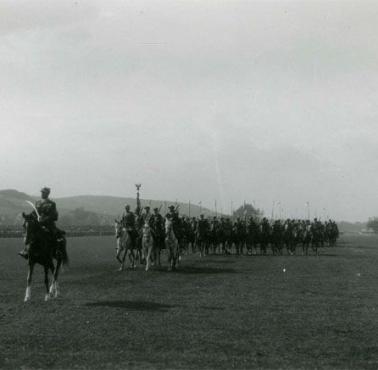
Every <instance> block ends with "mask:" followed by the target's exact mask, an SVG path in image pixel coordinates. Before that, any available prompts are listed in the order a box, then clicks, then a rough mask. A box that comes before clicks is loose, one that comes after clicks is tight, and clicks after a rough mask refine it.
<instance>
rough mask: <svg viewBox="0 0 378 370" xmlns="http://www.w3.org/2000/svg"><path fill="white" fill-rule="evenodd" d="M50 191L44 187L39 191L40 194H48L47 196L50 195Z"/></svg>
mask: <svg viewBox="0 0 378 370" xmlns="http://www.w3.org/2000/svg"><path fill="white" fill-rule="evenodd" d="M50 191H51V189H50V188H48V187H47V186H45V187H44V188H42V189H41V193H48V194H50Z"/></svg>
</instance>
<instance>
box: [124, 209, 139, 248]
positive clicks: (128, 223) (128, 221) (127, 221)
mask: <svg viewBox="0 0 378 370" xmlns="http://www.w3.org/2000/svg"><path fill="white" fill-rule="evenodd" d="M121 223H122V225H123V226H124V227H125V229H126V231H127V232H128V233H129V235H130V238H131V240H132V243H133V247H135V246H136V239H137V237H138V233H137V230H136V225H135V215H134V213H133V212H131V211H130V206H129V205H128V204H126V206H125V212H124V213H123V215H122V218H121Z"/></svg>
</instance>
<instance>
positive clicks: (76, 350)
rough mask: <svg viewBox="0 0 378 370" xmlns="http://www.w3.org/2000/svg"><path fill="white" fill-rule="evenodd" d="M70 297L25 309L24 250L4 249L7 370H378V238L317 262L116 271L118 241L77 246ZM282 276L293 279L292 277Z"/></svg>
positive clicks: (2, 316)
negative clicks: (18, 369)
mask: <svg viewBox="0 0 378 370" xmlns="http://www.w3.org/2000/svg"><path fill="white" fill-rule="evenodd" d="M68 243H69V244H68V247H69V254H70V259H71V265H70V267H69V268H67V269H66V270H65V271H64V273H63V274H62V275H61V279H60V282H61V297H60V298H59V299H57V300H54V301H50V302H44V301H43V297H44V286H43V273H42V268H41V267H38V268H37V269H36V271H35V276H34V284H33V290H32V301H31V302H30V303H28V304H24V303H23V295H24V290H25V279H26V272H27V266H26V263H25V261H23V260H22V259H21V258H20V257H18V256H17V251H18V250H19V249H20V248H21V240H17V239H13V240H7V239H0V368H4V369H6V368H9V369H14V368H26V369H29V368H30V369H32V368H57V369H58V368H59V369H103V368H105V369H117V368H122V369H124V368H129V369H168V368H169V369H231V368H235V369H244V368H269V369H278V368H280V369H315V368H317V369H319V368H325V369H327V368H328V369H333V368H339V369H346V368H347V369H377V368H378V312H376V311H378V308H377V303H378V238H376V237H343V239H342V240H341V243H340V244H339V246H338V247H336V248H327V249H324V250H322V251H321V253H322V255H321V256H320V257H315V256H309V257H303V256H294V257H289V256H283V257H273V256H265V257H262V256H252V257H248V256H243V257H237V256H228V257H224V256H208V257H206V258H203V259H200V258H199V256H198V255H192V256H185V257H184V260H183V261H182V265H181V268H180V270H179V271H178V272H174V273H168V272H166V271H165V270H160V271H159V270H152V271H150V272H148V273H146V272H144V271H143V270H142V267H139V268H138V269H137V270H136V271H125V272H122V273H121V272H117V271H116V269H117V267H118V266H117V263H116V262H115V259H114V252H115V250H114V247H115V240H114V238H110V237H102V238H100V237H90V238H76V239H74V238H73V239H69V241H68ZM284 269H285V271H286V272H284Z"/></svg>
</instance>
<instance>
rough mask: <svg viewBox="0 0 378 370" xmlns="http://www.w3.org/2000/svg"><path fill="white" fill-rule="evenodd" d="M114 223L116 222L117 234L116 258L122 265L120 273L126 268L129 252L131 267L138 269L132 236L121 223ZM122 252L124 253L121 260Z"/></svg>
mask: <svg viewBox="0 0 378 370" xmlns="http://www.w3.org/2000/svg"><path fill="white" fill-rule="evenodd" d="M114 221H115V223H114V228H115V234H116V238H117V248H116V251H117V254H116V258H117V260H118V262H119V263H120V264H121V267H120V268H119V271H122V270H124V268H125V259H126V255H127V252H129V259H130V264H131V267H132V268H136V264H135V256H134V250H133V243H132V240H131V237H130V234H129V233H128V231H127V230H126V228H125V227H124V226H123V225H122V223H121V222H120V221H118V220H114ZM122 252H124V253H123V257H122V259H121V254H122Z"/></svg>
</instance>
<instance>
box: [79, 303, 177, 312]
mask: <svg viewBox="0 0 378 370" xmlns="http://www.w3.org/2000/svg"><path fill="white" fill-rule="evenodd" d="M85 305H86V306H87V307H113V308H124V309H126V310H129V311H156V312H167V311H168V309H170V308H173V307H175V306H172V305H168V304H161V303H156V302H147V301H98V302H92V303H86V304H85Z"/></svg>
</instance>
